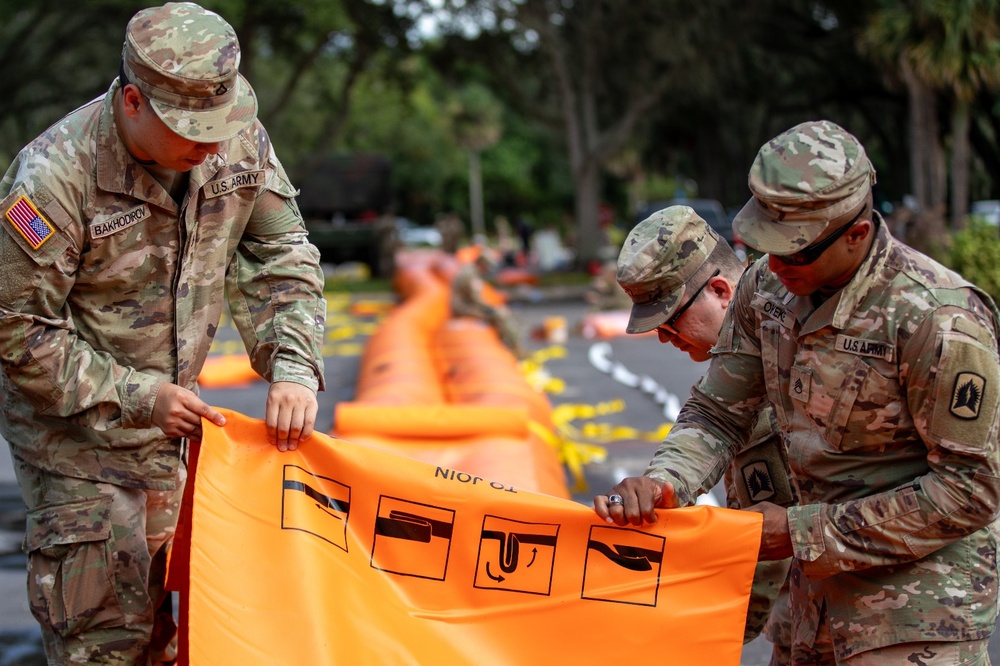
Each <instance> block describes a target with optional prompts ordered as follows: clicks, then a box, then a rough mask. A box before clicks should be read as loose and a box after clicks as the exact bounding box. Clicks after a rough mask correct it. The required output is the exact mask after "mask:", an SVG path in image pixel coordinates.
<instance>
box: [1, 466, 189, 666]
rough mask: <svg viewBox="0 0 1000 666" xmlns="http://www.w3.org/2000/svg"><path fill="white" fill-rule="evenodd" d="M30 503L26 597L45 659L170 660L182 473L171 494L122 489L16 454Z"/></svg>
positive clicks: (174, 631) (173, 653)
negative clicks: (171, 561)
mask: <svg viewBox="0 0 1000 666" xmlns="http://www.w3.org/2000/svg"><path fill="white" fill-rule="evenodd" d="M14 469H15V472H16V474H17V480H18V483H19V484H20V487H21V494H22V496H23V498H24V502H25V504H26V505H27V509H28V512H27V527H26V530H25V538H24V549H25V552H26V553H27V555H28V602H29V605H30V607H31V612H32V614H33V615H34V616H35V619H36V620H38V622H39V624H40V625H41V628H42V638H43V642H44V644H45V654H46V658H47V659H48V663H49V664H53V665H54V664H58V665H64V664H117V665H125V664H172V663H174V662H175V660H176V655H177V626H176V623H175V621H174V617H173V613H172V607H171V604H170V603H169V602H170V597H169V595H168V594H167V593H166V592H165V591H164V583H165V577H166V561H167V551H168V550H169V548H170V544H171V543H172V541H173V536H174V530H175V528H176V526H177V515H178V512H179V508H180V500H181V496H182V494H183V489H184V481H185V479H186V477H187V471H186V468H185V467H184V465H181V468H180V471H179V472H178V479H177V486H176V489H175V490H167V491H152V490H142V489H135V488H123V487H121V486H116V485H113V484H108V483H99V482H96V481H90V480H86V479H75V478H70V477H65V476H61V475H59V474H53V473H51V472H47V471H45V470H41V469H39V468H37V467H34V466H32V465H29V464H27V463H25V462H23V461H21V460H18V459H16V458H15V459H14Z"/></svg>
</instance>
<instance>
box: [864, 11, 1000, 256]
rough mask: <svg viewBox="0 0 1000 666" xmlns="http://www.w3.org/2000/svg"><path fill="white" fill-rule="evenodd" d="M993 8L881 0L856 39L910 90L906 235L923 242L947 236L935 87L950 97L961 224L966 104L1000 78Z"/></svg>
mask: <svg viewBox="0 0 1000 666" xmlns="http://www.w3.org/2000/svg"><path fill="white" fill-rule="evenodd" d="M998 8H1000V4H998V3H997V2H996V1H995V0H954V1H952V0H880V2H879V3H878V4H877V8H876V10H875V11H873V12H872V14H871V17H870V20H869V23H868V25H867V27H866V28H865V30H864V31H863V32H862V34H861V37H860V40H859V44H860V46H861V48H862V50H863V51H864V52H866V53H868V54H870V55H871V57H872V58H873V59H874V60H875V62H877V63H879V64H881V65H882V66H883V67H885V68H886V69H887V70H888V72H889V73H890V74H892V75H894V76H897V77H899V78H900V79H901V80H902V82H903V84H904V85H905V87H906V90H907V95H908V98H909V127H910V135H909V138H910V173H911V181H912V187H913V193H914V195H915V197H916V199H917V202H918V205H919V207H920V211H919V213H920V214H919V215H918V218H917V219H918V224H917V225H916V228H915V234H914V235H913V236H912V237H911V238H909V239H908V240H910V241H911V242H913V243H914V244H916V245H923V246H924V249H932V248H933V244H935V243H939V242H940V241H941V240H943V239H944V237H945V236H944V228H945V218H944V211H945V209H946V208H947V206H946V202H947V190H948V188H947V182H948V175H947V171H948V170H947V168H946V156H945V150H944V145H943V143H942V141H941V135H942V132H941V130H940V128H939V125H938V108H937V104H938V97H939V93H940V92H942V91H944V92H947V93H949V94H950V96H951V100H952V113H951V149H952V150H951V219H952V224H953V226H955V227H960V226H961V225H962V224H963V223H964V222H963V220H964V218H965V215H966V212H967V209H968V198H969V194H968V193H969V161H970V153H969V135H970V104H971V102H972V100H973V99H975V97H976V94H977V93H978V92H979V91H980V90H981V89H983V88H988V87H995V86H996V85H997V83H998V81H1000V19H998ZM928 243H930V244H931V245H930V246H928Z"/></svg>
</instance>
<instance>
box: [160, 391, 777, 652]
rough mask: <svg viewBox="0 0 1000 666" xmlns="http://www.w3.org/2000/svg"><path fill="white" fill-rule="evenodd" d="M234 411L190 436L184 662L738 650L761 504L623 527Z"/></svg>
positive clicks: (446, 469)
mask: <svg viewBox="0 0 1000 666" xmlns="http://www.w3.org/2000/svg"><path fill="white" fill-rule="evenodd" d="M223 412H224V414H225V416H226V418H227V423H226V425H225V427H224V428H218V427H216V426H213V425H211V424H209V423H207V422H205V424H204V441H203V443H202V444H201V445H200V446H197V447H196V448H194V449H193V451H192V463H193V474H192V477H191V481H190V482H189V487H188V495H187V499H188V501H186V502H185V505H184V506H185V512H184V514H183V515H182V518H181V529H180V530H179V532H178V538H177V543H176V544H175V547H174V549H173V550H172V551H171V561H170V567H171V569H170V583H171V587H172V589H175V588H176V587H177V582H178V581H182V582H187V586H186V587H187V589H186V593H185V594H182V595H181V599H182V603H183V605H182V607H181V611H180V612H181V620H182V622H181V626H182V627H184V628H185V629H186V630H185V631H184V632H182V634H181V657H182V660H181V663H190V664H193V665H194V666H210V665H214V664H240V665H241V666H273V665H275V664H317V665H322V664H370V665H375V666H381V665H383V664H384V665H386V666H396V665H398V664H449V665H452V664H453V665H465V664H468V665H472V664H510V665H519V664H525V665H528V664H573V665H574V666H589V665H592V664H593V665H595V666H596V665H600V666H607V664H612V663H620V662H630V661H642V660H644V659H648V657H649V655H651V654H660V655H663V656H662V658H661V661H664V662H665V663H670V664H712V665H720V666H725V665H735V664H738V663H739V660H740V654H741V650H742V636H743V626H744V618H745V614H746V610H747V603H748V598H749V592H750V584H751V579H752V575H753V568H754V564H755V558H756V553H757V546H758V544H759V540H760V516H759V514H755V513H751V512H737V511H731V510H729V509H720V508H714V507H693V508H690V509H676V510H671V511H661V512H659V522H658V523H657V524H656V525H654V526H651V527H647V528H643V529H635V528H631V527H628V528H619V527H615V526H611V525H607V524H605V523H603V522H601V521H599V519H598V518H597V516H596V515H595V514H594V513H593V511H592V510H591V509H590V508H588V507H586V506H583V505H582V504H579V503H576V502H572V501H569V500H565V499H560V498H556V497H552V496H551V495H546V494H542V493H533V492H526V491H524V490H521V489H518V488H512V487H510V486H509V485H508V484H507V483H505V482H503V481H501V480H499V479H498V478H497V477H491V476H482V477H477V476H474V475H470V474H468V473H466V472H464V471H462V470H460V469H458V468H455V467H451V466H448V465H426V464H424V463H421V462H419V461H416V460H413V459H411V458H408V457H405V456H396V455H392V454H390V453H387V452H384V451H379V450H377V449H373V448H371V447H366V446H358V445H355V444H353V443H351V442H347V441H341V440H336V439H334V438H331V437H329V436H327V435H323V434H320V433H317V434H315V435H314V436H313V437H312V438H311V439H310V440H309V441H307V442H305V443H304V444H303V445H302V446H300V447H299V448H298V449H297V450H296V451H290V452H286V453H281V452H279V451H277V449H276V448H275V447H273V446H271V445H269V444H268V443H267V434H266V428H265V426H264V424H263V422H262V421H259V420H255V419H250V418H247V417H245V416H242V415H240V414H237V413H235V412H232V411H229V410H223ZM188 573H189V574H190V575H189V576H188V575H187V574H188Z"/></svg>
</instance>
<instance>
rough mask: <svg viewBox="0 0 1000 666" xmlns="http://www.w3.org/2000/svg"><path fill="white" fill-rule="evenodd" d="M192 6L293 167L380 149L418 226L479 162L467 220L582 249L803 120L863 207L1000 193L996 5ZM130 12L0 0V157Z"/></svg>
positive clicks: (941, 225)
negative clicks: (520, 226) (863, 162)
mask: <svg viewBox="0 0 1000 666" xmlns="http://www.w3.org/2000/svg"><path fill="white" fill-rule="evenodd" d="M203 4H204V5H205V6H206V7H207V8H209V9H213V10H216V11H218V12H220V13H221V14H222V15H223V16H225V17H226V18H227V19H228V20H229V21H230V23H232V24H233V26H234V27H235V28H236V30H237V33H238V35H239V37H240V41H241V45H242V48H243V63H242V69H243V72H244V74H245V75H246V76H247V77H248V78H249V79H250V80H251V83H252V84H253V85H254V88H255V90H256V91H257V94H258V98H259V100H260V117H261V119H262V121H263V122H264V124H265V126H266V127H267V128H268V131H269V132H270V134H271V135H272V138H273V139H274V143H275V145H276V147H277V150H278V152H279V154H280V156H281V157H282V160H283V161H284V162H285V165H286V167H287V168H288V170H289V172H290V173H291V174H292V176H293V179H294V178H295V177H296V174H303V173H307V172H309V170H310V169H311V168H313V167H314V166H315V165H316V164H317V163H319V162H320V161H322V160H324V159H326V158H329V157H330V156H333V155H343V154H357V153H364V154H378V155H381V156H384V157H386V158H388V159H389V160H390V161H391V163H392V165H393V167H392V174H393V176H392V178H393V182H392V185H393V192H394V196H393V208H394V212H395V213H396V214H399V215H404V216H406V217H410V218H412V219H414V220H416V221H418V222H424V223H428V222H431V221H433V220H434V218H435V217H436V216H437V215H439V214H443V213H457V214H458V215H459V216H461V217H462V218H463V219H464V220H466V221H467V222H468V221H469V220H470V215H471V214H472V208H471V206H472V204H471V203H470V187H469V185H470V178H479V177H481V179H482V196H483V201H482V206H483V208H484V210H485V213H486V221H487V227H488V228H489V226H490V224H491V221H492V220H493V218H494V217H496V216H500V215H503V216H506V217H508V218H510V219H514V218H519V217H524V218H526V219H528V220H530V221H532V223H533V224H534V225H535V226H537V227H541V226H554V227H557V228H559V229H560V230H562V231H563V232H564V233H566V234H567V235H570V234H572V236H574V237H575V238H576V241H577V247H576V249H577V251H578V258H579V259H580V260H581V261H587V260H591V259H594V258H596V257H597V256H598V254H599V252H600V250H601V243H602V241H601V238H602V235H601V234H602V231H603V229H602V226H603V224H605V221H603V220H602V218H601V217H600V216H599V214H598V211H599V210H600V209H601V208H602V207H607V206H610V207H611V209H613V210H614V213H615V216H616V217H617V218H618V219H619V220H622V221H624V223H625V224H630V223H631V222H632V218H631V216H632V215H633V213H634V211H635V209H636V207H637V206H638V205H640V204H641V203H642V202H643V201H645V200H648V199H651V198H664V195H666V196H673V195H674V194H677V193H681V194H686V195H688V196H695V195H697V196H702V197H710V198H715V199H718V200H720V201H722V202H723V204H724V205H726V206H727V207H730V208H735V207H738V206H740V205H742V203H743V202H745V200H746V197H747V196H748V192H747V189H746V172H747V169H748V167H749V165H750V163H751V161H752V160H753V156H754V154H755V152H756V150H757V148H758V147H759V145H760V144H761V143H762V142H763V141H765V140H767V139H768V138H770V137H771V136H774V135H775V134H777V133H778V132H780V131H782V130H783V129H785V128H787V127H789V126H791V125H793V124H795V123H797V122H800V121H802V120H805V119H809V118H820V117H824V118H829V119H831V120H834V121H835V122H838V123H840V124H842V125H844V126H845V127H846V128H847V129H849V130H850V131H852V132H853V133H855V134H856V135H858V136H859V137H860V138H861V139H862V141H863V142H864V143H865V145H866V148H867V149H868V151H869V154H870V156H871V157H872V160H873V162H874V163H875V166H876V169H877V170H878V174H879V182H878V186H877V188H878V189H877V194H878V197H879V198H880V200H881V201H884V202H886V205H885V207H884V210H886V211H888V210H890V208H889V206H888V204H889V202H899V201H900V200H901V199H902V198H903V197H904V196H905V195H908V194H912V195H914V198H915V199H916V201H918V202H919V203H920V205H921V207H922V208H923V211H921V212H923V213H925V214H931V213H932V212H935V211H936V212H937V213H938V214H939V218H938V226H937V227H934V228H935V229H936V231H935V232H934V233H937V234H944V233H945V232H946V230H947V229H948V228H949V227H956V228H957V227H960V226H961V225H962V223H963V221H964V213H965V210H964V209H965V207H966V206H967V204H968V201H969V200H970V198H971V199H982V198H1000V182H998V179H1000V176H998V174H1000V120H998V115H997V114H996V113H995V111H996V110H997V105H998V103H1000V96H998V91H997V87H998V85H1000V27H998V26H1000V17H998V14H1000V9H998V6H1000V2H998V1H997V0H961V1H956V2H940V1H939V0H878V1H877V2H874V3H856V2H851V1H848V0H826V1H822V2H821V1H816V0H746V2H743V3H732V2H728V1H726V0H701V1H700V2H697V3H691V2H687V1H682V0H629V1H628V2H621V1H620V0H289V1H288V2H285V3H278V4H274V3H270V4H267V3H257V2H253V1H252V0H205V1H204V2H203ZM141 6H142V5H141V4H138V3H136V2H135V1H134V0H81V1H80V2H76V3H63V2H56V1H55V0H36V2H33V3H15V2H12V1H11V0H0V18H2V19H3V20H2V22H0V35H2V36H3V38H4V39H3V44H4V46H3V47H2V48H3V50H4V55H5V56H6V57H4V58H3V59H2V60H0V80H2V81H3V83H4V90H5V94H4V95H3V96H2V97H0V118H2V121H0V156H3V158H4V159H5V160H6V161H8V162H9V160H10V159H11V158H12V157H13V155H14V154H15V153H16V151H17V150H18V149H19V148H20V147H21V146H22V145H24V144H25V143H26V142H27V141H29V140H30V139H32V138H33V137H34V136H36V135H37V134H38V133H40V132H41V131H42V130H44V128H45V127H46V126H47V125H48V124H50V123H52V122H54V121H55V120H57V119H58V118H59V117H60V116H61V115H63V114H65V113H66V112H68V111H70V110H71V109H72V108H74V107H76V106H78V105H79V104H82V103H84V102H86V101H88V100H89V99H92V98H93V97H95V96H97V95H100V94H102V93H103V92H104V91H105V90H107V87H108V85H109V84H110V82H111V80H112V78H113V77H114V76H115V75H116V74H117V70H118V60H119V57H120V53H121V44H122V39H123V34H124V28H125V24H126V23H127V21H128V19H129V17H130V16H131V15H132V14H133V13H134V12H135V11H137V10H138V9H139V8H141ZM473 157H474V158H475V159H476V160H478V161H479V163H480V165H481V169H479V171H478V172H477V171H476V170H474V169H470V167H469V160H470V159H472V158H473ZM477 173H478V174H479V175H476V174H477ZM938 209H940V210H938ZM946 209H947V210H948V211H949V217H950V222H949V221H948V219H947V218H946V217H945V210H946Z"/></svg>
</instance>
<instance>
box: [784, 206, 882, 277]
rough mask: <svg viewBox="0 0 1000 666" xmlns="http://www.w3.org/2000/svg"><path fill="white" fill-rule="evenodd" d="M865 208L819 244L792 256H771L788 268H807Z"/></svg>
mask: <svg viewBox="0 0 1000 666" xmlns="http://www.w3.org/2000/svg"><path fill="white" fill-rule="evenodd" d="M867 208H868V207H867V206H863V207H862V208H861V210H859V211H858V214H857V215H855V216H854V218H853V219H852V220H851V221H850V222H848V223H847V224H845V225H844V226H842V227H841V228H839V229H837V230H836V231H835V232H833V233H832V234H830V235H829V236H827V237H826V238H824V239H823V240H821V241H820V242H818V243H813V244H812V245H810V246H809V247H806V248H803V249H801V250H799V251H798V252H796V253H794V254H772V255H771V256H772V257H774V258H775V259H777V260H778V261H780V262H781V263H783V264H788V265H789V266H808V265H809V264H811V263H813V262H814V261H816V260H817V259H819V257H820V255H821V254H823V253H824V252H826V250H827V248H829V247H830V246H831V245H833V244H834V243H836V242H837V241H838V240H839V239H840V237H841V236H843V235H844V234H845V233H847V230H848V229H850V228H851V227H853V226H854V223H855V222H857V221H858V220H859V219H861V216H862V215H863V214H864V212H865V210H866V209H867Z"/></svg>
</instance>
